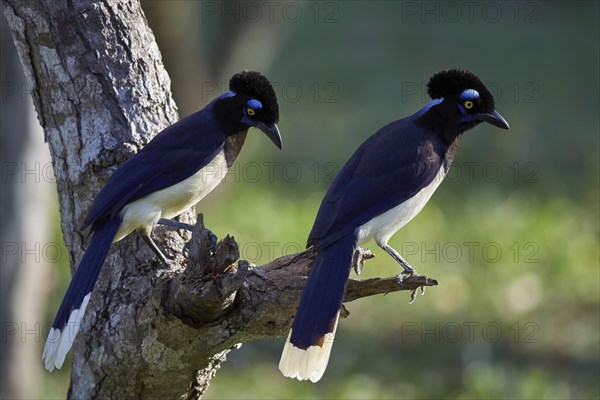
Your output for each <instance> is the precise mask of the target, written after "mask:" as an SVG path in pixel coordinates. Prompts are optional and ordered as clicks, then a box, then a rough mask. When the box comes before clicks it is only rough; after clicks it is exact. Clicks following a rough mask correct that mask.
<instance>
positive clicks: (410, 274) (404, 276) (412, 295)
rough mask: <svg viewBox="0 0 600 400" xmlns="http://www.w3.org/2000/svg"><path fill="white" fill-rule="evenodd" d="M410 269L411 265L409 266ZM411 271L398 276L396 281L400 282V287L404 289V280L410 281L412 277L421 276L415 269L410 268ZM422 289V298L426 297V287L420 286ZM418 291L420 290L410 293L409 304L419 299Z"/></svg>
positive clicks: (405, 271)
mask: <svg viewBox="0 0 600 400" xmlns="http://www.w3.org/2000/svg"><path fill="white" fill-rule="evenodd" d="M409 267H410V265H409ZM410 268H411V269H410V270H406V269H405V270H404V271H403V272H401V273H399V274H398V275H396V280H397V282H398V285H400V286H401V287H404V286H405V285H404V280H405V279H408V278H410V277H413V276H419V274H418V273H417V271H415V269H414V268H412V267H410ZM420 288H421V296H423V295H425V286H420ZM417 290H419V288H415V289H413V290H411V291H410V300H409V301H408V304H412V303H413V302H414V301H415V299H416V298H417Z"/></svg>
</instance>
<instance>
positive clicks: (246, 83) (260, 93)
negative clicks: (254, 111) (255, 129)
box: [229, 71, 279, 123]
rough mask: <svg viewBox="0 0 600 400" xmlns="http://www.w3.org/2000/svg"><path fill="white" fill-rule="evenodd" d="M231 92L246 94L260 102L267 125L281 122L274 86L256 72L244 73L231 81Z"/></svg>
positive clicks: (236, 75)
mask: <svg viewBox="0 0 600 400" xmlns="http://www.w3.org/2000/svg"><path fill="white" fill-rule="evenodd" d="M229 90H231V91H232V92H235V93H244V94H246V95H248V96H250V97H253V98H255V99H257V100H259V101H260V102H261V103H262V105H263V109H262V112H263V114H262V119H263V120H264V121H265V122H267V123H274V122H278V121H279V105H278V104H277V96H275V91H274V90H273V86H271V83H270V82H269V80H268V79H267V78H265V77H264V76H263V75H262V74H260V73H259V72H256V71H242V72H240V73H239V74H235V75H234V76H233V77H232V78H231V80H230V81H229Z"/></svg>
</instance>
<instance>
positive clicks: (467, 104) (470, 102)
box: [464, 100, 473, 110]
mask: <svg viewBox="0 0 600 400" xmlns="http://www.w3.org/2000/svg"><path fill="white" fill-rule="evenodd" d="M464 104H465V108H466V109H467V110H470V109H471V108H473V102H472V101H470V100H467V101H465V103H464Z"/></svg>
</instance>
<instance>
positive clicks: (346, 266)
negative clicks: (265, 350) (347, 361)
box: [290, 234, 357, 349]
mask: <svg viewBox="0 0 600 400" xmlns="http://www.w3.org/2000/svg"><path fill="white" fill-rule="evenodd" d="M356 241H357V237H356V235H355V234H349V235H346V236H345V237H343V238H340V239H339V240H337V241H336V242H335V243H333V244H332V245H331V246H329V247H328V248H327V251H322V252H319V253H318V254H317V256H316V257H315V262H314V264H313V266H312V268H311V271H310V274H309V276H308V281H307V282H306V286H305V288H306V289H305V290H304V291H303V292H302V298H301V299H300V306H299V307H298V311H297V312H296V317H295V318H294V324H293V325H292V332H291V337H290V341H291V342H292V343H293V344H294V345H295V346H296V347H298V348H301V349H307V348H308V347H310V346H314V344H315V343H321V345H323V343H322V340H323V339H324V336H325V334H326V333H328V332H332V331H333V328H334V325H335V323H336V320H337V314H338V311H339V309H340V304H342V300H343V299H344V294H345V293H346V284H347V283H348V277H349V276H350V267H351V262H352V255H353V254H354V249H355V248H356ZM344 278H345V279H344ZM315 310H319V312H318V313H315Z"/></svg>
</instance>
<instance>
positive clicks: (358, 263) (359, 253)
mask: <svg viewBox="0 0 600 400" xmlns="http://www.w3.org/2000/svg"><path fill="white" fill-rule="evenodd" d="M371 258H375V254H373V253H371V250H369V249H366V250H365V249H363V248H362V247H357V248H356V250H355V251H354V256H353V257H352V267H353V268H354V272H356V275H360V273H361V272H362V269H363V266H364V265H365V261H366V260H370V259H371Z"/></svg>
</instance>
